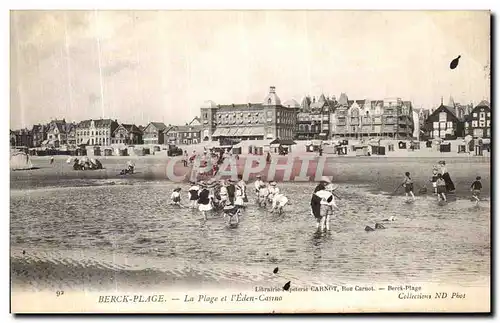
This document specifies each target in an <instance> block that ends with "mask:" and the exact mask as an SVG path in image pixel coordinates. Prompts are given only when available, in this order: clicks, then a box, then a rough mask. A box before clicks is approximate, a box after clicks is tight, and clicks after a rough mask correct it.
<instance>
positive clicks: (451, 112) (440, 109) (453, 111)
mask: <svg viewBox="0 0 500 323" xmlns="http://www.w3.org/2000/svg"><path fill="white" fill-rule="evenodd" d="M443 110H444V111H445V112H448V113H449V114H451V115H452V116H453V117H454V118H455V119H457V120H458V117H457V115H456V114H455V109H454V108H451V107H449V106H446V105H443V104H441V105H440V106H439V107H437V108H436V110H434V111H433V112H432V113H431V115H435V114H437V113H438V112H440V111H443Z"/></svg>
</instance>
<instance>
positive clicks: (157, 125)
mask: <svg viewBox="0 0 500 323" xmlns="http://www.w3.org/2000/svg"><path fill="white" fill-rule="evenodd" d="M149 126H153V127H155V129H156V130H158V131H163V130H165V128H167V126H166V125H165V124H164V123H163V122H150V123H149V124H148V125H147V126H146V128H148V127H149Z"/></svg>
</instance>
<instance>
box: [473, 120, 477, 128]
mask: <svg viewBox="0 0 500 323" xmlns="http://www.w3.org/2000/svg"><path fill="white" fill-rule="evenodd" d="M476 127H477V120H472V128H476Z"/></svg>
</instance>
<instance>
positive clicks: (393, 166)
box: [9, 156, 491, 197]
mask: <svg viewBox="0 0 500 323" xmlns="http://www.w3.org/2000/svg"><path fill="white" fill-rule="evenodd" d="M66 159H67V157H64V158H55V159H54V160H55V161H54V164H52V165H50V164H49V159H48V158H46V157H38V158H36V159H34V160H33V164H34V166H35V167H39V168H38V169H33V170H16V171H12V170H11V171H10V177H9V178H10V188H11V189H29V188H41V187H46V186H63V187H65V186H72V185H73V184H76V183H82V182H85V181H96V180H115V181H120V182H137V181H144V182H148V181H161V182H167V183H175V182H177V183H180V184H182V183H183V184H187V183H188V181H189V176H185V177H184V179H183V180H181V181H175V180H172V178H171V177H169V176H168V175H167V166H168V165H170V164H169V163H171V162H175V165H173V166H174V167H173V170H174V174H175V175H181V176H182V175H186V174H190V172H191V170H192V168H191V167H187V168H185V167H184V166H183V165H182V162H181V161H180V160H179V159H161V158H144V157H141V158H137V159H136V160H135V163H136V167H135V173H134V174H130V175H120V174H119V172H120V170H121V169H123V168H125V166H126V161H127V160H128V158H127V157H114V156H111V157H106V158H100V159H99V160H100V161H101V162H102V164H103V167H104V169H102V170H86V171H75V170H73V168H72V166H71V165H69V164H67V163H66ZM245 160H246V159H245V157H241V158H240V159H239V161H238V162H237V169H238V174H243V168H244V167H245ZM287 161H288V157H286V156H284V157H281V158H279V160H278V162H277V163H278V164H277V169H276V171H275V172H272V171H271V172H270V165H269V164H266V165H265V166H264V169H263V170H262V171H258V172H256V173H252V174H250V176H249V178H248V180H247V182H248V183H251V182H253V181H254V179H255V176H256V175H257V174H261V175H262V177H263V180H270V179H271V178H269V179H268V175H273V174H274V175H276V176H274V178H272V180H275V181H277V182H279V183H284V182H294V181H295V179H296V178H297V176H298V175H299V174H300V175H304V173H302V172H303V171H302V169H301V167H302V160H300V159H297V160H295V161H294V163H293V165H292V170H291V173H290V176H289V177H288V178H285V177H284V176H285V172H284V171H283V170H280V169H279V167H280V166H282V165H284V164H285V163H286V162H287ZM446 161H447V163H446V164H447V168H448V171H449V172H450V174H451V176H452V180H453V181H454V183H455V186H456V196H457V197H465V196H467V197H469V196H470V194H471V193H470V184H471V183H472V182H473V181H474V179H475V177H476V176H478V175H479V176H481V177H482V183H483V190H482V195H483V196H490V189H491V188H490V178H491V177H490V176H491V175H490V174H491V172H490V170H491V165H490V161H489V158H488V159H487V160H485V159H484V158H477V159H474V160H472V159H463V158H450V159H446ZM436 163H437V160H436V159H434V158H425V159H424V158H420V159H415V158H406V159H403V158H399V157H397V158H391V157H386V158H384V159H381V158H377V159H373V158H371V157H362V158H359V157H347V158H342V157H338V158H337V157H334V158H328V157H326V158H325V163H324V168H323V170H322V171H321V167H318V158H317V157H316V158H314V159H312V160H311V161H310V162H309V164H308V168H307V171H306V173H305V175H306V179H307V180H306V181H304V180H300V181H299V180H297V182H300V183H310V184H311V185H315V183H316V182H317V180H318V179H319V178H320V177H321V176H322V175H324V176H330V177H331V178H333V181H334V182H335V183H337V184H347V185H348V184H368V185H370V186H371V187H372V189H373V190H374V191H382V192H393V191H394V190H395V189H396V187H397V186H398V185H399V184H400V183H401V182H402V180H403V175H404V172H405V171H410V172H411V174H412V175H411V176H412V179H413V180H414V182H415V192H414V193H415V194H416V195H419V189H420V188H422V187H426V188H427V195H429V194H431V191H432V186H431V184H430V177H431V176H432V166H433V165H435V164H436ZM318 172H321V174H319V173H318ZM247 174H248V171H247ZM271 177H272V176H271ZM222 178H228V176H224V177H222ZM287 179H289V180H287ZM72 182H73V183H72ZM397 193H398V194H402V193H403V195H404V190H402V189H399V191H398V192H397Z"/></svg>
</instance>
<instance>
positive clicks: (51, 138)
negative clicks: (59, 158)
mask: <svg viewBox="0 0 500 323" xmlns="http://www.w3.org/2000/svg"><path fill="white" fill-rule="evenodd" d="M66 143H67V136H66V120H65V119H63V120H52V121H51V122H50V123H49V129H48V131H47V141H46V142H44V143H43V144H45V145H47V146H50V147H55V148H58V147H60V146H61V145H65V144H66Z"/></svg>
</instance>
